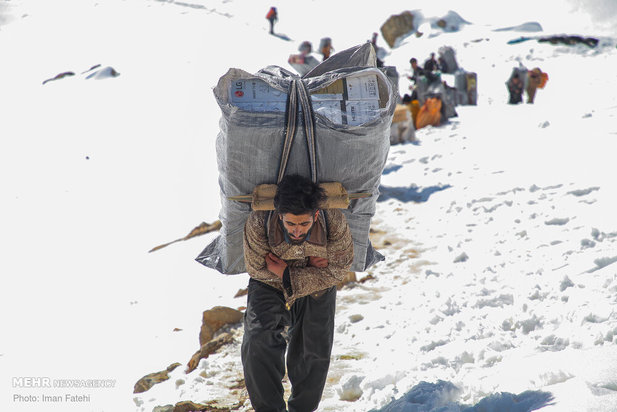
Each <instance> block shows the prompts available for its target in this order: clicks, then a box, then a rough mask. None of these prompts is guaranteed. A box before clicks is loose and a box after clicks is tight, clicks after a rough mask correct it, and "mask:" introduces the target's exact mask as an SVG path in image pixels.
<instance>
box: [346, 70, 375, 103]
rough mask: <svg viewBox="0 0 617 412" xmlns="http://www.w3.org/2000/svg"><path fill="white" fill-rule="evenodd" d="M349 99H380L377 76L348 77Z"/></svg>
mask: <svg viewBox="0 0 617 412" xmlns="http://www.w3.org/2000/svg"><path fill="white" fill-rule="evenodd" d="M345 80H346V83H347V99H349V100H374V99H379V93H378V90H377V76H376V75H374V74H369V75H364V76H355V77H348V78H346V79H345Z"/></svg>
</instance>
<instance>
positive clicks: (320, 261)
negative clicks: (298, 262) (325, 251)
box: [308, 256, 328, 268]
mask: <svg viewBox="0 0 617 412" xmlns="http://www.w3.org/2000/svg"><path fill="white" fill-rule="evenodd" d="M308 265H309V266H314V267H316V268H326V267H328V259H326V258H322V257H316V256H309V262H308Z"/></svg>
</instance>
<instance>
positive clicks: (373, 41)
mask: <svg viewBox="0 0 617 412" xmlns="http://www.w3.org/2000/svg"><path fill="white" fill-rule="evenodd" d="M377 36H378V34H377V33H373V37H371V44H372V45H373V47H375V54H376V56H377V67H383V65H384V61H383V59H382V58H381V57H380V55H382V54H383V49H382V48H381V47H378V46H377Z"/></svg>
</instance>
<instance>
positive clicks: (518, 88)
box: [506, 73, 523, 104]
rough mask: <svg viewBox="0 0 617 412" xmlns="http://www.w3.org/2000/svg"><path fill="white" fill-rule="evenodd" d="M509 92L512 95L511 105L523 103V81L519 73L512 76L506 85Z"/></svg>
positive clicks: (509, 101)
mask: <svg viewBox="0 0 617 412" xmlns="http://www.w3.org/2000/svg"><path fill="white" fill-rule="evenodd" d="M506 86H507V87H508V92H509V93H510V99H509V100H508V103H509V104H519V103H522V102H523V81H522V79H521V78H520V77H519V75H518V73H514V74H512V77H510V80H508V82H507V83H506Z"/></svg>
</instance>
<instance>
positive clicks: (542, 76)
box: [525, 67, 548, 103]
mask: <svg viewBox="0 0 617 412" xmlns="http://www.w3.org/2000/svg"><path fill="white" fill-rule="evenodd" d="M547 80H548V75H547V74H546V73H543V72H542V70H540V68H539V67H535V68H533V69H531V70H529V71H528V72H527V87H526V88H525V91H526V92H527V103H533V102H534V99H535V97H536V90H537V89H543V88H544V85H545V84H546V81H547Z"/></svg>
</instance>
